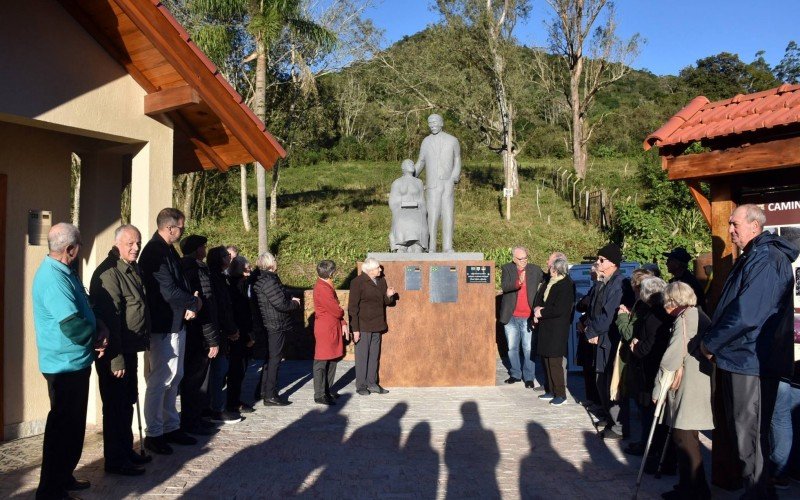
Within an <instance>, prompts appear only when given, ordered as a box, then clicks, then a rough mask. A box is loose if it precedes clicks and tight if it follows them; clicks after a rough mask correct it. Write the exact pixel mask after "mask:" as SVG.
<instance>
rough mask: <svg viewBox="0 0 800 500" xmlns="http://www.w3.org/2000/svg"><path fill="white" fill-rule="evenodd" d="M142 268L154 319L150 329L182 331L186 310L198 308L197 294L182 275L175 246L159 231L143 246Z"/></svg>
mask: <svg viewBox="0 0 800 500" xmlns="http://www.w3.org/2000/svg"><path fill="white" fill-rule="evenodd" d="M139 270H140V271H141V274H142V281H143V282H144V289H145V290H146V292H147V306H148V308H149V309H150V318H151V319H152V326H153V328H152V330H151V331H150V333H175V332H179V331H180V330H181V329H182V328H183V324H184V321H183V316H184V314H186V311H187V310H189V311H195V312H196V311H197V298H196V297H195V296H194V295H192V292H193V291H192V290H191V289H190V288H189V283H188V282H187V281H186V279H185V278H184V276H183V271H182V270H181V265H180V257H179V256H178V252H177V251H176V250H175V247H173V246H172V245H168V244H167V242H166V241H164V238H162V237H161V235H159V234H158V233H157V232H156V233H155V234H154V235H153V237H152V238H151V239H150V241H148V242H147V244H146V245H145V246H144V248H143V249H142V254H141V255H140V256H139Z"/></svg>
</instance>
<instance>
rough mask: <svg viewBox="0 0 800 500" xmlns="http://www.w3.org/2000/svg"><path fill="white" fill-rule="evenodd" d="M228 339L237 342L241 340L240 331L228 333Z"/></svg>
mask: <svg viewBox="0 0 800 500" xmlns="http://www.w3.org/2000/svg"><path fill="white" fill-rule="evenodd" d="M228 340H230V341H231V342H236V341H237V340H239V332H233V333H232V334H231V335H228Z"/></svg>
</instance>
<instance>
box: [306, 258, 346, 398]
mask: <svg viewBox="0 0 800 500" xmlns="http://www.w3.org/2000/svg"><path fill="white" fill-rule="evenodd" d="M334 272H336V263H334V262H333V261H332V260H323V261H322V262H320V263H319V264H317V276H318V277H319V278H318V279H317V282H316V283H315V284H314V340H315V341H316V345H315V347H314V369H313V372H314V402H316V403H319V404H323V405H332V404H334V399H336V398H337V397H339V395H338V394H336V393H331V385H332V384H333V381H334V379H335V378H336V364H337V362H338V361H339V360H340V359H341V358H342V356H344V340H343V337H345V336H349V334H350V332H349V331H348V329H347V322H345V320H344V310H343V309H342V307H341V306H340V305H339V299H338V297H336V290H335V289H334V288H333V273H334Z"/></svg>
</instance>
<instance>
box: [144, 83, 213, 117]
mask: <svg viewBox="0 0 800 500" xmlns="http://www.w3.org/2000/svg"><path fill="white" fill-rule="evenodd" d="M199 103H200V94H198V93H197V90H195V89H193V88H192V87H190V86H188V85H182V86H180V87H172V88H169V89H164V90H161V91H158V92H153V93H151V94H147V95H146V96H144V114H146V115H147V116H154V115H160V114H162V113H166V112H168V111H174V110H176V109H180V108H184V107H186V106H191V105H193V104H199Z"/></svg>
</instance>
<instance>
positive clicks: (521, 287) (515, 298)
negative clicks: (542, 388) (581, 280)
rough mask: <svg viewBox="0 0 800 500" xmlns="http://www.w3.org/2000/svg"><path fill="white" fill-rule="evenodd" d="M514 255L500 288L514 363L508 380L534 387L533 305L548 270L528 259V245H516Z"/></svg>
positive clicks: (510, 358) (504, 270)
mask: <svg viewBox="0 0 800 500" xmlns="http://www.w3.org/2000/svg"><path fill="white" fill-rule="evenodd" d="M511 257H512V259H513V261H512V262H509V263H508V264H505V265H503V267H502V268H501V271H502V277H501V278H500V288H501V289H502V291H503V297H502V298H501V299H500V315H499V318H498V319H499V320H500V323H501V324H502V325H503V328H504V331H505V334H506V343H507V344H508V362H509V365H510V367H509V369H508V378H507V379H506V381H505V382H506V384H514V383H516V382H519V381H520V380H524V381H525V387H528V388H531V389H533V388H535V387H536V363H535V362H534V360H533V358H532V356H531V350H532V349H531V344H532V338H533V333H532V330H531V309H532V308H533V300H534V299H535V298H536V292H537V291H538V289H539V284H540V283H541V282H542V277H543V276H544V273H543V272H542V269H541V268H540V267H539V266H537V265H536V264H531V263H530V262H528V250H527V249H526V248H525V247H522V246H517V247H514V249H513V250H511ZM520 346H522V363H521V364H520ZM520 365H521V366H520Z"/></svg>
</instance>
